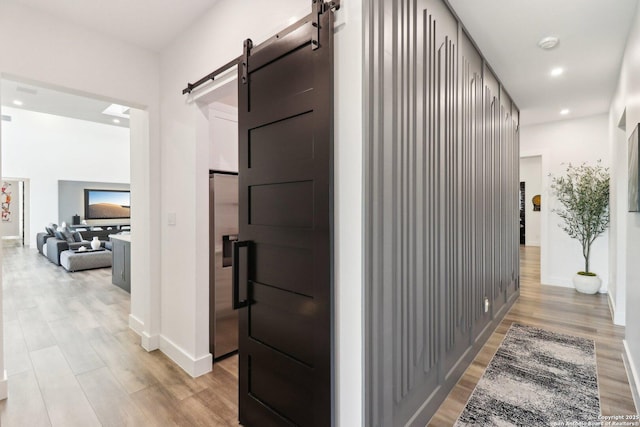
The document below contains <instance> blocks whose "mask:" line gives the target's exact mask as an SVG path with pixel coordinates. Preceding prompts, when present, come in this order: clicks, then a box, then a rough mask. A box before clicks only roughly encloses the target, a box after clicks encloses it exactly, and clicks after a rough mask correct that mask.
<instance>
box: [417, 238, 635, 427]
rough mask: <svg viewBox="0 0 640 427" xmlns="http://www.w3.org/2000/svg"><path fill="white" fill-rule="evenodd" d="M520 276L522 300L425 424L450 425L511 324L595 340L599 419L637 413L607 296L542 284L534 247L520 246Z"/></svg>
mask: <svg viewBox="0 0 640 427" xmlns="http://www.w3.org/2000/svg"><path fill="white" fill-rule="evenodd" d="M520 277H521V287H520V298H519V299H518V301H517V302H516V304H515V305H514V306H513V308H512V309H511V311H509V313H507V315H506V316H505V318H504V320H503V321H502V323H501V324H500V326H499V327H498V329H497V330H496V331H495V332H494V333H493V335H492V336H491V338H489V341H488V342H487V344H485V346H484V347H483V348H482V350H480V352H479V353H478V355H477V356H476V358H475V360H474V361H473V363H472V364H471V366H470V367H469V368H468V369H467V370H466V372H465V373H464V375H463V377H462V378H461V379H460V381H458V384H457V385H456V386H455V388H454V389H453V390H452V391H451V393H450V394H449V396H448V397H447V399H446V400H445V401H444V403H443V404H442V405H441V406H440V408H439V409H438V412H436V414H435V415H434V416H433V418H432V419H431V421H430V423H429V426H434V427H436V426H437V427H439V426H442V427H444V426H451V425H453V423H454V422H455V421H456V419H457V418H458V415H459V414H460V412H461V411H462V409H463V408H464V406H465V404H466V403H467V400H468V399H469V396H470V395H471V392H472V391H473V388H474V387H475V385H476V383H477V382H478V381H479V380H480V377H481V376H482V373H483V372H484V369H485V368H486V366H487V365H488V364H489V362H490V361H491V358H492V357H493V354H494V353H495V351H496V350H497V348H498V346H499V345H500V343H501V342H502V340H503V339H504V336H505V334H506V332H507V330H508V329H509V326H511V324H512V323H514V322H519V323H522V324H525V325H530V326H534V327H539V328H543V329H548V330H552V331H557V332H560V333H565V334H569V335H575V336H580V337H584V338H591V339H593V340H595V342H596V359H597V364H598V387H599V390H600V405H601V408H602V415H629V414H635V413H636V409H635V406H634V403H633V398H632V396H631V390H630V388H629V383H628V380H627V374H626V372H625V367H624V362H623V360H622V353H623V351H624V349H623V346H622V340H623V338H624V327H621V326H615V325H614V324H613V322H612V320H611V313H610V311H609V304H608V301H607V295H606V294H596V295H584V294H579V293H578V292H576V291H575V290H574V289H570V288H561V287H556V286H545V285H541V284H540V248H539V247H535V246H520Z"/></svg>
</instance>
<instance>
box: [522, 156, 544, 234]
mask: <svg viewBox="0 0 640 427" xmlns="http://www.w3.org/2000/svg"><path fill="white" fill-rule="evenodd" d="M520 182H524V183H525V185H524V228H525V232H524V239H525V245H526V246H540V227H542V223H541V221H540V219H541V216H542V212H540V211H534V210H533V203H532V201H531V199H533V197H534V196H535V195H537V194H542V158H541V157H540V156H534V157H523V158H521V159H520Z"/></svg>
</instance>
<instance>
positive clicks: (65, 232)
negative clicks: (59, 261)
mask: <svg viewBox="0 0 640 427" xmlns="http://www.w3.org/2000/svg"><path fill="white" fill-rule="evenodd" d="M60 233H61V234H62V236H63V237H62V239H60V240H66V241H67V243H73V242H75V241H76V240H75V239H74V238H73V233H72V232H71V230H69V229H68V228H63V229H62V230H61V231H60ZM56 237H58V236H56Z"/></svg>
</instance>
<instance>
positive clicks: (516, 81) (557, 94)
mask: <svg viewBox="0 0 640 427" xmlns="http://www.w3.org/2000/svg"><path fill="white" fill-rule="evenodd" d="M0 1H7V2H16V3H20V4H24V5H27V6H30V7H33V8H37V9H39V10H42V11H44V12H46V13H49V14H51V15H54V16H57V17H58V18H61V19H64V20H67V21H71V22H74V23H77V24H80V25H84V26H86V27H89V28H92V29H94V30H96V31H99V32H102V33H104V34H107V35H110V36H112V37H116V38H118V39H121V40H123V41H125V42H129V43H132V44H135V45H138V46H141V47H145V48H148V49H152V50H154V51H160V50H161V49H162V48H163V47H165V46H166V45H167V44H168V43H170V42H171V41H172V40H173V39H174V38H175V37H176V36H177V35H179V34H180V33H181V32H182V31H184V30H185V29H186V28H187V27H188V26H189V25H190V24H191V23H192V22H193V21H194V20H196V19H197V18H198V16H199V15H201V14H202V13H203V12H204V11H205V10H207V9H209V8H210V7H211V6H213V5H214V4H215V3H216V1H217V0H134V1H132V0H109V1H104V0H82V1H78V0H55V1H52V0H0ZM346 1H348V0H346ZM448 1H449V3H450V4H451V6H452V7H453V8H454V10H455V12H456V13H457V14H458V16H459V17H460V18H461V20H462V22H463V23H464V25H465V27H466V28H467V30H468V31H469V33H470V34H471V36H472V38H473V39H474V40H475V42H476V43H477V45H478V46H479V48H480V50H481V51H482V52H483V54H484V56H485V57H486V58H487V60H488V61H489V63H490V64H491V66H492V68H493V69H494V71H495V72H496V74H497V75H498V77H499V78H500V80H501V81H502V82H503V84H504V85H505V87H506V89H507V91H508V92H509V94H510V95H511V96H512V98H513V99H514V101H515V102H516V104H517V105H518V107H519V108H520V110H521V122H522V123H523V124H534V123H542V122H548V121H555V120H561V119H565V118H575V117H581V116H587V115H592V114H599V113H604V112H606V111H608V108H609V104H610V102H611V99H612V96H613V91H614V90H615V85H616V82H617V79H618V74H619V69H620V62H621V59H622V54H623V51H624V47H625V43H626V39H627V35H628V33H629V29H630V27H631V23H632V20H633V18H634V15H635V9H636V7H637V3H638V0H561V1H559V0H535V1H534V0H448ZM271 7H275V6H273V4H272V6H271ZM549 35H553V36H557V37H559V38H560V44H559V45H558V46H557V47H556V48H555V49H553V50H551V51H543V50H541V49H540V48H538V47H537V43H538V41H539V40H540V39H541V38H543V37H545V36H549ZM553 67H563V68H564V69H565V72H564V74H563V75H562V76H560V77H557V78H552V77H550V75H549V72H550V70H551V69H552V68H553ZM564 108H568V109H569V110H570V111H571V112H570V114H568V115H567V116H560V115H559V112H560V110H561V109H564Z"/></svg>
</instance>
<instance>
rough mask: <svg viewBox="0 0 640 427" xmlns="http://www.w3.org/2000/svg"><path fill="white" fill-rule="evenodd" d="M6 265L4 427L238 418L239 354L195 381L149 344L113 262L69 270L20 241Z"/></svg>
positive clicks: (0, 413) (210, 422) (7, 253)
mask: <svg viewBox="0 0 640 427" xmlns="http://www.w3.org/2000/svg"><path fill="white" fill-rule="evenodd" d="M3 264H4V268H3V287H4V330H5V337H4V338H5V354H6V367H7V374H8V378H9V399H7V400H4V401H2V402H0V425H2V427H25V426H29V427H35V426H51V425H53V426H63V427H74V426H82V427H85V426H100V425H103V426H125V425H126V426H145V427H146V426H176V425H178V426H231V425H238V423H237V417H238V407H237V399H238V398H237V395H238V380H237V372H238V358H237V356H234V357H231V358H228V359H226V360H224V361H223V362H221V363H219V364H216V365H215V367H214V370H213V372H211V373H209V374H207V375H204V376H202V377H199V378H195V379H194V378H191V376H189V375H187V374H186V373H185V372H184V371H183V370H181V369H180V368H178V367H177V366H176V365H175V364H174V363H173V362H172V361H171V360H169V359H168V358H167V357H166V356H165V355H164V354H162V353H161V352H160V351H153V352H150V353H148V352H146V351H145V350H143V349H142V347H140V345H139V342H140V339H139V337H138V336H137V335H136V334H135V333H134V332H132V331H131V330H130V329H129V327H128V324H127V321H128V315H129V294H127V293H126V292H125V291H123V290H122V289H120V288H118V287H117V286H114V285H112V284H111V269H109V268H105V269H96V270H89V271H81V272H76V273H68V272H66V271H65V270H64V269H62V268H61V267H57V266H55V265H53V264H52V263H50V262H49V261H48V260H47V259H46V258H45V257H43V256H41V255H39V254H38V253H37V252H36V251H35V250H33V249H28V248H22V247H7V248H4V262H3Z"/></svg>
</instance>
